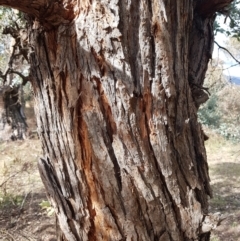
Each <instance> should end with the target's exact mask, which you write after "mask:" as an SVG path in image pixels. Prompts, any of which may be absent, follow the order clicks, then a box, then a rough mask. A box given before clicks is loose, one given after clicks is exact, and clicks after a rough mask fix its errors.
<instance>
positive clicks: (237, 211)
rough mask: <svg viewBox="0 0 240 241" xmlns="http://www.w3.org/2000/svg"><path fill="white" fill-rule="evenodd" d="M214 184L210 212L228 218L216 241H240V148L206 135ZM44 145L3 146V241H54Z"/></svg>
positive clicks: (0, 236) (0, 173)
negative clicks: (41, 163)
mask: <svg viewBox="0 0 240 241" xmlns="http://www.w3.org/2000/svg"><path fill="white" fill-rule="evenodd" d="M206 132H207V134H208V135H209V136H210V139H209V140H208V141H207V142H206V149H207V153H208V161H209V171H210V177H211V184H212V188H213V192H214V197H213V199H211V200H210V205H211V208H210V211H211V212H212V213H215V212H221V213H222V214H224V215H228V218H227V219H226V220H224V221H223V222H222V224H221V226H219V227H218V228H217V229H216V230H215V231H214V232H213V234H212V237H211V241H240V144H233V143H231V142H229V141H226V140H225V139H223V138H222V137H221V136H219V135H217V134H215V133H214V132H212V131H209V130H206ZM40 154H41V147H40V142H39V140H27V141H25V142H20V141H18V142H8V143H2V144H0V160H1V161H0V185H1V186H0V240H3V241H5V240H18V241H25V240H32V241H37V240H39V241H41V240H42V241H50V240H52V241H53V240H55V238H54V237H55V234H54V218H53V217H48V216H47V215H46V212H45V211H44V210H43V209H42V208H41V206H40V204H41V202H42V201H43V200H46V197H45V194H44V189H43V186H42V183H41V180H40V177H39V174H38V171H37V159H38V157H39V155H40Z"/></svg>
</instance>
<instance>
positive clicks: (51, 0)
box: [0, 0, 74, 26]
mask: <svg viewBox="0 0 240 241" xmlns="http://www.w3.org/2000/svg"><path fill="white" fill-rule="evenodd" d="M73 2H74V0H62V1H59V0H45V1H41V0H38V1H37V0H36V1H32V0H21V1H19V0H0V5H1V6H5V7H10V8H15V9H18V10H19V11H21V12H24V13H27V14H30V15H31V16H34V17H36V18H38V19H39V20H40V22H41V23H47V24H50V25H53V26H56V25H59V24H60V23H67V22H69V21H71V20H72V19H73V18H74V14H73V5H74V3H73Z"/></svg>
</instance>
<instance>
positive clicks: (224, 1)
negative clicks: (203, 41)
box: [196, 0, 233, 17]
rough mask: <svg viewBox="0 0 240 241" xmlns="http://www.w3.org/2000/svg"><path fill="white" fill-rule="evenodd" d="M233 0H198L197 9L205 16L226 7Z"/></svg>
mask: <svg viewBox="0 0 240 241" xmlns="http://www.w3.org/2000/svg"><path fill="white" fill-rule="evenodd" d="M231 2H233V0H202V1H198V3H197V7H196V10H197V12H198V13H199V14H200V15H203V16H205V17H209V16H212V15H213V14H214V13H216V12H220V11H222V10H223V9H225V8H226V7H227V6H228V5H229V4H230V3H231Z"/></svg>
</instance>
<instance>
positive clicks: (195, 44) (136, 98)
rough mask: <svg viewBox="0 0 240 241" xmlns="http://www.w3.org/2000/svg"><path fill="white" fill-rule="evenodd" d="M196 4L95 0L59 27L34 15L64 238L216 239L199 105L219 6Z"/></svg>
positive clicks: (49, 177) (42, 106) (37, 86)
mask: <svg viewBox="0 0 240 241" xmlns="http://www.w3.org/2000/svg"><path fill="white" fill-rule="evenodd" d="M1 2H4V1H0V3H1ZM36 2H40V3H41V1H36ZM76 2H77V1H76ZM195 2H197V1H190V0H182V1H175V0H170V1H169V0H167V1H164V0H161V1H159V0H141V1H126V0H122V1H118V0H98V1H87V0H86V1H81V3H79V2H77V3H76V6H77V7H78V9H79V12H78V13H77V14H76V15H75V16H74V21H71V22H69V23H64V24H59V25H58V27H56V26H55V27H54V28H50V27H49V26H50V25H49V21H47V23H46V26H47V27H46V28H45V27H44V26H45V22H44V21H39V22H37V21H36V19H33V18H32V22H31V21H30V20H31V18H29V21H30V27H31V29H30V37H31V39H30V42H31V46H32V48H33V52H32V53H31V59H30V61H31V63H32V75H33V82H32V84H33V88H34V93H35V97H36V115H37V121H38V130H39V135H40V138H41V140H42V144H43V150H44V153H45V156H44V157H43V158H41V160H40V161H39V169H40V172H41V176H42V179H43V182H44V184H45V187H46V190H47V193H48V195H49V198H50V200H51V202H52V204H53V206H54V208H55V210H56V214H57V217H58V222H59V226H60V228H61V230H62V234H60V235H59V240H68V241H73V240H84V241H87V240H90V241H94V240H96V241H100V240H104V241H106V240H113V241H116V240H119V241H120V240H129V241H130V240H134V241H135V240H143V241H150V240H151V241H153V240H159V241H168V240H169V241H170V240H171V241H190V240H201V241H207V240H209V236H210V233H209V231H210V230H211V227H210V228H206V226H204V219H205V217H206V216H207V215H208V196H209V195H211V189H210V186H209V176H208V165H207V161H206V152H205V148H204V140H203V133H202V130H201V126H200V124H199V123H198V120H197V108H198V106H199V101H198V100H199V98H200V97H201V94H202V89H201V86H202V84H203V79H204V75H205V72H206V68H207V64H208V60H209V58H210V57H211V51H212V41H213V36H212V24H213V20H214V15H212V14H211V15H209V14H207V16H205V15H203V14H202V12H199V11H198V10H199V9H200V7H201V6H199V5H196V4H195ZM203 2H205V1H203ZM201 11H202V10H201ZM75 13H76V11H75ZM36 16H37V15H36ZM40 20H41V19H40ZM209 226H211V223H210V224H209Z"/></svg>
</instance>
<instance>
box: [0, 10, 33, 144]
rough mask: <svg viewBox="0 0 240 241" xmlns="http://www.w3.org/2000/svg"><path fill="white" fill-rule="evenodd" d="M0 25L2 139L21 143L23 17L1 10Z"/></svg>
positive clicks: (25, 68)
mask: <svg viewBox="0 0 240 241" xmlns="http://www.w3.org/2000/svg"><path fill="white" fill-rule="evenodd" d="M6 19H7V20H6ZM0 22H1V28H0V29H1V31H2V33H3V34H2V35H1V43H2V45H1V53H0V60H1V61H0V66H1V69H0V99H1V101H0V124H1V139H9V138H11V139H12V140H16V139H24V138H25V136H26V131H27V123H26V117H25V114H24V106H25V103H24V97H23V95H24V94H23V86H25V85H26V83H27V82H28V77H27V76H26V75H28V69H29V64H28V57H27V53H28V45H27V38H28V35H27V31H26V29H25V21H24V19H23V17H22V13H20V12H19V11H17V10H13V9H8V8H1V9H0ZM9 126H10V127H11V128H10V129H11V131H9Z"/></svg>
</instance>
